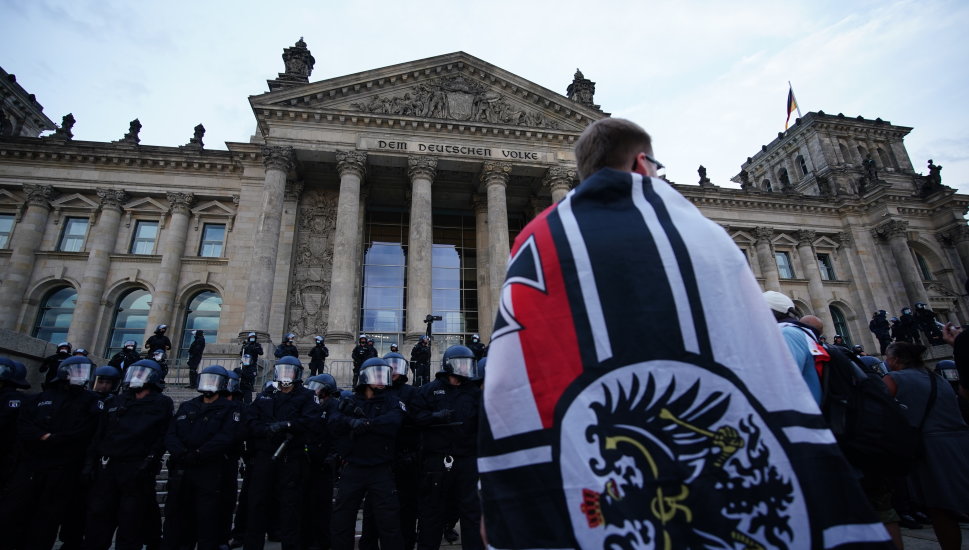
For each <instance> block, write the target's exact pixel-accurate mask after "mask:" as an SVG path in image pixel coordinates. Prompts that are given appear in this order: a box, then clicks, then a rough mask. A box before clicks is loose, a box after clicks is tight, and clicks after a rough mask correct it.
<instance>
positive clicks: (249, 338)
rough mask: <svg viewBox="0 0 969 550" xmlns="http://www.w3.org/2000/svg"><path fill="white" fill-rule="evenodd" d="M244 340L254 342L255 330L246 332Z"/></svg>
mask: <svg viewBox="0 0 969 550" xmlns="http://www.w3.org/2000/svg"><path fill="white" fill-rule="evenodd" d="M246 340H248V341H250V342H255V341H256V333H255V332H250V333H249V334H248V335H247V336H246Z"/></svg>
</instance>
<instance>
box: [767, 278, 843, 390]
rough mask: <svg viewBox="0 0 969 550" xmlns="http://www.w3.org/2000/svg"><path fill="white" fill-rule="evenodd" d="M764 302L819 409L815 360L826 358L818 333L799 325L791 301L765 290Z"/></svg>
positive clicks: (818, 387) (818, 378)
mask: <svg viewBox="0 0 969 550" xmlns="http://www.w3.org/2000/svg"><path fill="white" fill-rule="evenodd" d="M764 299H765V300H767V305H768V306H770V309H771V312H772V313H773V314H774V318H775V319H777V322H778V323H779V324H780V329H781V334H783V335H784V340H785V341H786V342H787V347H788V349H790V350H791V355H793V356H794V362H795V363H796V364H797V367H798V370H800V371H801V377H802V378H804V382H805V383H806V384H807V386H808V389H809V390H811V396H812V397H814V400H815V401H816V402H817V403H818V404H819V405H820V404H821V379H820V377H819V376H818V371H817V369H816V368H815V360H816V357H817V356H820V355H823V356H824V357H825V358H827V355H828V353H827V352H826V351H825V350H824V347H823V346H822V345H821V342H820V340H819V338H820V337H821V334H820V331H817V330H816V329H815V328H814V327H812V326H810V325H806V324H804V323H801V322H799V321H798V318H797V313H796V311H795V309H794V301H793V300H791V299H790V298H789V297H787V296H786V295H784V294H782V293H780V292H777V291H775V290H768V291H767V292H765V293H764Z"/></svg>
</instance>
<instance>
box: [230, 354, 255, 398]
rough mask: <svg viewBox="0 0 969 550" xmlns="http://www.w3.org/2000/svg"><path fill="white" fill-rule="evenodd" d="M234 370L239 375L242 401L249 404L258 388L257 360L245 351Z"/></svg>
mask: <svg viewBox="0 0 969 550" xmlns="http://www.w3.org/2000/svg"><path fill="white" fill-rule="evenodd" d="M256 345H258V344H256ZM233 370H234V371H235V373H236V374H238V375H239V391H240V392H241V394H242V402H243V403H245V404H247V405H248V404H249V403H251V402H252V392H253V391H255V389H256V360H255V359H254V358H253V356H251V355H249V354H248V353H244V354H242V359H241V360H240V361H239V366H238V367H236V368H235V369H233Z"/></svg>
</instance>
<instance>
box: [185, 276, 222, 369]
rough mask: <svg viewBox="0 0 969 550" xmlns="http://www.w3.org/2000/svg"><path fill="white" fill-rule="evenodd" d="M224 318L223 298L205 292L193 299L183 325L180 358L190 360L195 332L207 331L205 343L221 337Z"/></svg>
mask: <svg viewBox="0 0 969 550" xmlns="http://www.w3.org/2000/svg"><path fill="white" fill-rule="evenodd" d="M221 317H222V297H221V296H219V295H218V293H216V292H214V291H212V290H203V291H202V292H199V293H198V294H196V295H195V297H194V298H192V301H191V302H189V303H188V308H187V309H186V310H185V322H184V323H182V327H183V328H182V345H181V346H179V347H178V357H179V358H180V359H188V348H189V346H191V345H192V340H194V339H195V331H196V330H202V331H205V342H206V343H212V342H215V341H216V340H217V337H218V335H219V320H220V319H221Z"/></svg>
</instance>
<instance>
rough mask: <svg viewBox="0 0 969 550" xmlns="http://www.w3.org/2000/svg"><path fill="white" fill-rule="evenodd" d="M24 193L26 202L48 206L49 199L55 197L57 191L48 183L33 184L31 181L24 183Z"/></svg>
mask: <svg viewBox="0 0 969 550" xmlns="http://www.w3.org/2000/svg"><path fill="white" fill-rule="evenodd" d="M24 193H26V195H27V204H33V205H36V206H43V207H44V208H48V209H49V208H50V201H52V200H54V198H56V197H57V192H56V191H54V188H53V187H51V186H50V185H35V184H33V183H25V184H24Z"/></svg>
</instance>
